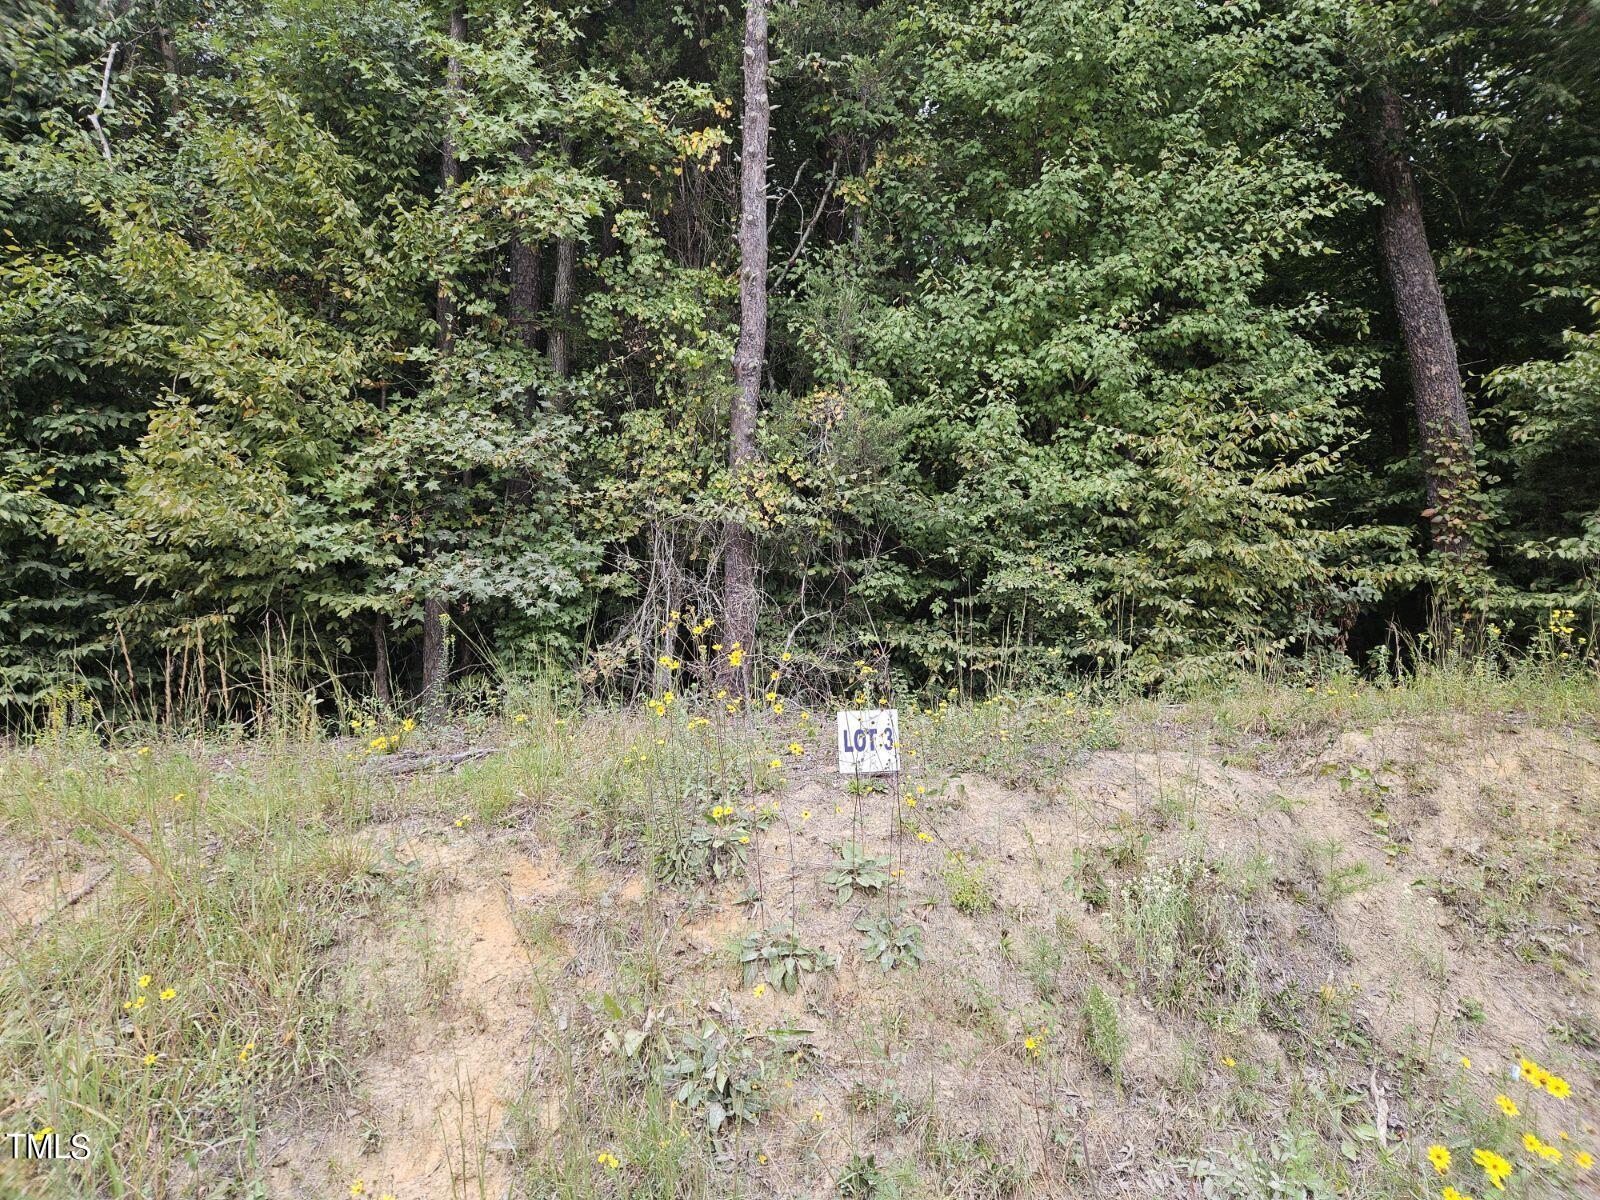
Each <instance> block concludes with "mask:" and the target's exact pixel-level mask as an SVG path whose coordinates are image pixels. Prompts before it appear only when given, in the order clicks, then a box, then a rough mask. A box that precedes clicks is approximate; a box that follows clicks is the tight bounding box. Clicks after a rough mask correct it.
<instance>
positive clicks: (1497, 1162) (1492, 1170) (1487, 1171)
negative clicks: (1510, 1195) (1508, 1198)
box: [1472, 1149, 1512, 1192]
mask: <svg viewBox="0 0 1600 1200" xmlns="http://www.w3.org/2000/svg"><path fill="white" fill-rule="evenodd" d="M1472 1161H1473V1162H1475V1163H1477V1164H1478V1165H1479V1166H1480V1167H1482V1168H1483V1174H1484V1176H1485V1178H1487V1179H1488V1180H1489V1182H1490V1183H1491V1184H1493V1185H1494V1187H1495V1188H1496V1189H1497V1190H1499V1191H1502V1192H1503V1191H1505V1190H1506V1180H1507V1179H1509V1178H1510V1177H1511V1169H1512V1168H1511V1164H1510V1162H1508V1161H1507V1160H1506V1159H1504V1158H1502V1157H1501V1156H1500V1155H1498V1154H1496V1153H1495V1152H1494V1151H1493V1150H1483V1149H1475V1150H1473V1152H1472Z"/></svg>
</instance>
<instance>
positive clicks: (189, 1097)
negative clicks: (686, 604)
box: [0, 674, 1600, 1200]
mask: <svg viewBox="0 0 1600 1200" xmlns="http://www.w3.org/2000/svg"><path fill="white" fill-rule="evenodd" d="M870 683H871V681H870V680H868V681H867V682H866V684H864V686H868V685H870ZM900 707H901V709H902V712H903V713H904V714H905V720H904V725H903V739H904V755H905V759H904V761H905V763H906V765H907V769H906V771H905V773H904V774H903V775H902V777H900V778H899V779H898V780H893V779H890V780H884V781H881V783H882V786H881V787H872V788H857V787H853V786H849V785H848V781H846V780H843V779H842V778H841V777H840V776H839V775H837V774H836V772H835V770H834V761H833V756H832V750H831V732H832V711H833V710H832V709H831V708H824V707H822V706H820V705H819V706H818V707H816V708H814V709H807V708H805V707H804V701H803V700H801V699H799V698H790V699H788V700H778V701H777V702H776V703H765V704H762V705H759V706H758V709H757V711H735V712H729V711H727V706H725V705H717V706H715V707H714V708H713V709H710V710H705V711H700V710H687V709H685V707H684V705H683V703H682V701H681V700H680V701H674V702H671V703H667V702H657V703H656V704H654V705H652V706H650V707H646V708H643V709H640V710H634V711H628V712H576V711H574V712H565V713H563V712H561V711H560V710H558V707H557V706H556V705H554V704H553V703H551V702H550V701H548V700H547V699H541V698H538V697H532V696H529V697H522V698H514V699H513V700H511V701H510V702H509V703H508V705H507V707H506V710H505V712H504V713H503V714H500V715H496V716H494V717H492V718H491V717H481V718H478V719H475V720H472V721H468V722H464V723H462V724H460V725H457V726H453V727H451V728H449V729H436V730H430V729H421V728H407V727H406V726H405V725H404V724H402V723H400V722H398V721H396V720H391V719H388V718H383V717H366V716H362V715H360V714H349V715H347V716H346V717H345V718H344V722H343V724H344V727H345V728H346V729H347V730H348V732H347V734H346V735H345V736H342V737H339V738H331V739H330V738H326V737H321V738H319V737H314V736H301V735H298V734H294V733H292V732H290V731H289V730H288V729H280V731H279V732H278V733H276V734H274V735H271V736H264V737H261V738H258V739H252V740H245V739H242V738H234V739H231V740H223V739H218V738H216V737H211V738H204V739H180V738H176V737H171V736H156V735H154V734H141V733H137V732H133V731H130V732H127V733H125V734H119V735H117V736H116V737H114V738H111V739H110V740H109V743H108V742H107V740H106V739H104V738H103V737H102V736H101V735H100V734H99V733H97V732H96V731H95V730H92V729H90V728H88V727H80V726H78V725H75V724H74V723H73V722H71V721H70V720H65V719H63V720H62V721H60V722H58V723H57V724H56V725H55V726H54V727H53V728H52V729H51V730H49V731H48V732H47V734H46V735H45V736H42V737H41V738H39V739H37V740H36V741H35V742H33V743H30V744H28V745H25V746H18V747H13V748H12V749H10V750H8V751H4V752H3V756H0V885H3V886H0V922H3V925H0V952H3V953H4V956H5V959H6V970H5V973H4V976H3V982H0V1116H3V1119H0V1129H4V1130H8V1131H9V1130H28V1131H31V1132H34V1133H37V1132H39V1131H43V1130H46V1129H50V1130H53V1131H54V1133H55V1134H56V1135H58V1136H59V1135H66V1136H70V1135H71V1134H73V1133H83V1134H86V1135H87V1142H88V1143H89V1145H90V1146H91V1147H92V1150H91V1154H90V1157H89V1158H88V1159H86V1160H84V1161H81V1162H72V1163H62V1164H58V1165H56V1166H53V1167H50V1168H42V1167H39V1166H38V1165H18V1164H13V1163H10V1162H6V1161H4V1159H3V1158H0V1185H3V1187H4V1191H5V1194H7V1195H11V1194H20V1195H24V1196H79V1195H92V1196H137V1197H176V1196H191V1195H193V1196H207V1197H256V1196H270V1197H302V1196H303V1197H342V1196H347V1195H360V1196H369V1197H380V1196H385V1195H390V1196H394V1197H396V1198H397V1200H435V1198H437V1200H446V1198H448V1200H455V1198H458V1197H459V1198H463V1200H465V1198H469V1197H471V1198H477V1197H492V1198H493V1200H501V1198H502V1197H505V1196H508V1195H509V1196H517V1197H520V1196H527V1197H541V1198H543V1197H624V1196H628V1197H633V1196H659V1197H668V1196H683V1197H701V1196H706V1197H710V1196H750V1197H758V1196H826V1195H841V1196H846V1197H873V1196H876V1197H893V1196H902V1197H916V1196H924V1197H944V1196H949V1197H994V1198H999V1197H1008V1196H1019V1197H1020V1196H1113V1195H1115V1196H1123V1195H1128V1196H1150V1197H1158V1196H1159V1197H1167V1196H1190V1195H1195V1196H1199V1195H1206V1196H1227V1197H1257V1196H1260V1197H1267V1196H1334V1195H1341V1196H1360V1197H1402V1196H1421V1195H1439V1194H1440V1192H1441V1190H1442V1189H1444V1188H1446V1187H1451V1186H1453V1187H1455V1188H1457V1189H1459V1191H1460V1193H1462V1194H1463V1195H1471V1196H1476V1197H1482V1196H1485V1195H1488V1194H1495V1195H1498V1194H1500V1193H1499V1192H1498V1191H1497V1190H1496V1187H1495V1181H1496V1180H1497V1179H1498V1180H1500V1181H1502V1182H1504V1184H1505V1188H1506V1191H1505V1194H1507V1195H1517V1196H1561V1195H1569V1194H1570V1195H1593V1194H1597V1185H1596V1181H1597V1180H1600V1167H1594V1168H1592V1169H1591V1168H1590V1163H1591V1159H1590V1158H1589V1156H1590V1155H1591V1154H1597V1155H1600V1133H1597V1130H1596V1125H1597V1122H1600V1104H1597V1099H1596V1097H1597V1091H1596V1086H1597V1084H1600V985H1597V983H1596V981H1595V978H1594V973H1595V964H1596V950H1595V933H1596V926H1597V919H1600V688H1597V687H1596V685H1595V683H1594V681H1593V680H1592V679H1590V680H1585V679H1583V678H1580V677H1577V676H1549V675H1539V676H1528V677H1523V678H1518V679H1514V680H1507V679H1504V678H1500V677H1497V676H1489V675H1480V676H1474V675H1459V674H1434V675H1429V676H1426V677H1424V678H1422V679H1420V680H1418V681H1414V682H1413V683H1411V684H1410V685H1408V686H1406V687H1401V688H1378V687H1373V686H1370V685H1366V684H1360V683H1356V682H1353V681H1349V680H1339V681H1333V682H1324V683H1318V684H1317V685H1315V686H1313V687H1306V686H1305V685H1303V684H1300V685H1294V686H1289V685H1268V684H1263V683H1257V682H1251V683H1248V684H1241V685H1239V686H1238V687H1236V688H1234V689H1231V690H1229V691H1225V692H1218V693H1212V694H1208V695H1206V696H1204V697H1200V698H1195V699H1193V700H1190V701H1187V702H1185V703H1181V704H1163V703H1156V702H1150V701H1117V700H1115V699H1112V698H1107V697H1098V696H1095V695H1061V696H1048V697H1046V696H1035V697H1026V698H1017V699H1009V698H1008V699H1001V700H995V701H991V702H988V703H978V704H971V703H966V702H963V701H961V700H959V699H957V698H948V699H946V700H944V701H935V702H929V701H927V700H924V701H923V702H922V703H920V704H915V705H914V704H912V703H911V702H909V701H901V703H900ZM352 726H354V727H353V728H352ZM1533 1064H1537V1068H1535V1067H1534V1066H1533ZM1503 1108H1504V1109H1505V1110H1507V1111H1502V1109H1503ZM1433 1146H1438V1147H1443V1148H1444V1149H1445V1150H1446V1151H1448V1154H1449V1156H1450V1161H1449V1166H1448V1168H1447V1170H1446V1171H1445V1172H1444V1173H1442V1174H1441V1173H1440V1172H1438V1171H1437V1170H1436V1168H1435V1167H1434V1166H1433V1165H1432V1164H1431V1163H1430V1161H1429V1148H1430V1147H1433ZM61 1149H62V1152H63V1153H67V1152H68V1148H67V1146H66V1144H65V1142H64V1141H63V1142H62V1143H61ZM0 1153H3V1148H0ZM1434 1155H1435V1157H1437V1158H1438V1159H1439V1162H1440V1163H1441V1164H1443V1162H1444V1157H1443V1155H1442V1154H1441V1153H1440V1152H1439V1151H1437V1150H1435V1151H1434ZM1475 1156H1476V1158H1477V1159H1478V1160H1479V1161H1477V1162H1475V1161H1474V1158H1475ZM1497 1156H1498V1157H1497ZM1502 1159H1503V1160H1504V1162H1505V1163H1506V1164H1507V1165H1508V1168H1509V1171H1508V1173H1507V1172H1502V1171H1501V1170H1500V1169H1499V1166H1498V1164H1499V1163H1500V1161H1501V1160H1502ZM1483 1163H1487V1164H1489V1169H1488V1170H1487V1171H1486V1169H1485V1167H1484V1166H1483Z"/></svg>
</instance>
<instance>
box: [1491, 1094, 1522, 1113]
mask: <svg viewBox="0 0 1600 1200" xmlns="http://www.w3.org/2000/svg"><path fill="white" fill-rule="evenodd" d="M1494 1102H1495V1103H1496V1104H1498V1105H1499V1106H1500V1111H1501V1112H1503V1113H1505V1115H1506V1116H1508V1117H1514V1116H1516V1115H1517V1114H1518V1112H1520V1111H1521V1110H1520V1109H1518V1108H1517V1102H1516V1101H1515V1100H1513V1099H1512V1098H1511V1097H1510V1096H1508V1095H1506V1094H1505V1093H1504V1092H1501V1093H1500V1094H1499V1095H1498V1096H1496V1097H1495V1098H1494Z"/></svg>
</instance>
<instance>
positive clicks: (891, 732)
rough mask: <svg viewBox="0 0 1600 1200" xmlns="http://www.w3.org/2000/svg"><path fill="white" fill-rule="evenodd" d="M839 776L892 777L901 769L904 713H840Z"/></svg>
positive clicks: (893, 710)
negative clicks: (901, 724)
mask: <svg viewBox="0 0 1600 1200" xmlns="http://www.w3.org/2000/svg"><path fill="white" fill-rule="evenodd" d="M837 745H838V748H839V773H840V774H841V775H892V774H894V773H895V772H897V771H899V770H900V710H899V709H897V708H860V709H852V710H848V711H845V712H842V713H840V714H839V738H838V743H837Z"/></svg>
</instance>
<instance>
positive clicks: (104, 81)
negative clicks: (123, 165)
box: [89, 42, 121, 162]
mask: <svg viewBox="0 0 1600 1200" xmlns="http://www.w3.org/2000/svg"><path fill="white" fill-rule="evenodd" d="M119 49H121V43H119V42H112V43H111V48H110V49H109V50H107V51H106V67H105V70H104V71H103V72H101V75H100V99H99V100H97V101H96V102H95V106H94V111H93V112H92V113H90V114H89V124H90V125H92V126H94V132H95V136H96V137H98V138H99V139H100V153H101V154H102V155H104V156H105V160H106V161H107V162H110V161H111V143H110V142H109V141H108V140H107V139H106V131H105V127H104V126H102V125H101V124H100V114H101V113H103V112H105V110H106V105H107V104H110V103H111V68H112V66H113V65H114V64H115V63H116V61H117V51H118V50H119Z"/></svg>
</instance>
